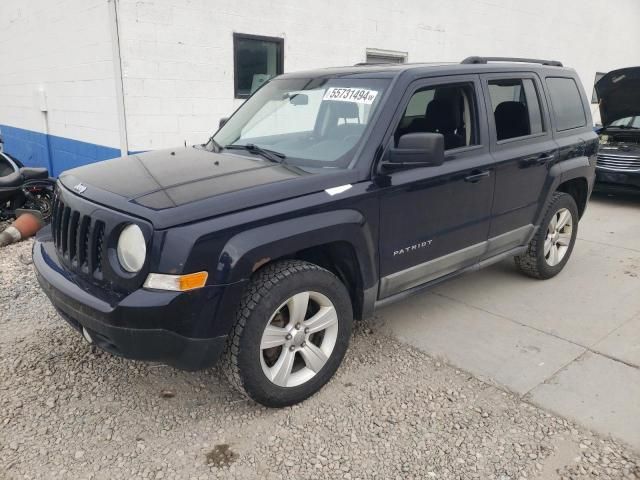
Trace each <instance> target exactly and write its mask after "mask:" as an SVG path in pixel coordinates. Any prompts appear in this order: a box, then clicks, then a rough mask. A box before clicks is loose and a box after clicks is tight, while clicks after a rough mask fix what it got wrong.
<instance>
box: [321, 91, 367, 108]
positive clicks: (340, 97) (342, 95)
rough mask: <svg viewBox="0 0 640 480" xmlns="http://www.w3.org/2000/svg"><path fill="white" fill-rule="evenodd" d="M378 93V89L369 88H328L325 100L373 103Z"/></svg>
mask: <svg viewBox="0 0 640 480" xmlns="http://www.w3.org/2000/svg"><path fill="white" fill-rule="evenodd" d="M377 95H378V91H377V90H369V89H367V88H338V87H331V88H328V89H327V91H326V92H325V93H324V97H323V98H322V99H323V100H334V101H338V102H355V103H363V104H365V105H371V104H372V103H373V101H374V100H375V99H376V96H377Z"/></svg>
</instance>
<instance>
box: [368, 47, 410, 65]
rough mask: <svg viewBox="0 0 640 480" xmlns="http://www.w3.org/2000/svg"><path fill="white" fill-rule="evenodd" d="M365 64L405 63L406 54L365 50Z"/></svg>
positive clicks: (373, 49) (372, 49)
mask: <svg viewBox="0 0 640 480" xmlns="http://www.w3.org/2000/svg"><path fill="white" fill-rule="evenodd" d="M367 63H407V52H398V51H395V50H380V49H379V48H367Z"/></svg>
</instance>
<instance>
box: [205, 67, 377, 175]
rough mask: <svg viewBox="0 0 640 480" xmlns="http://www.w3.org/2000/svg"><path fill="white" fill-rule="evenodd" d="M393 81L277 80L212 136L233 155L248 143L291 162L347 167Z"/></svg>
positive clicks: (242, 107) (264, 87) (260, 91)
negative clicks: (231, 151) (385, 91)
mask: <svg viewBox="0 0 640 480" xmlns="http://www.w3.org/2000/svg"><path fill="white" fill-rule="evenodd" d="M388 83H389V82H388V80H381V79H340V78H331V79H327V78H315V79H308V78H306V79H305V78H291V79H286V78H284V79H275V80H272V81H271V82H269V83H267V84H266V85H265V86H263V87H262V88H260V90H258V91H257V92H256V93H255V94H254V95H253V96H252V97H251V98H249V99H248V100H247V101H246V102H245V103H244V104H243V105H242V106H241V107H240V108H239V109H238V111H237V112H236V113H235V114H234V115H233V117H231V118H230V119H229V121H228V122H227V123H226V124H225V125H224V126H223V127H222V128H221V129H220V130H219V131H218V132H217V133H216V134H215V135H214V136H213V140H214V141H215V142H216V144H217V145H218V146H219V147H221V148H229V149H230V150H231V149H233V151H234V153H241V152H242V150H240V149H239V148H238V147H237V146H238V145H249V147H251V148H250V149H246V151H253V152H256V148H255V147H259V148H260V149H265V150H269V151H271V152H272V153H277V154H279V155H280V156H281V158H283V159H284V161H285V162H286V163H293V164H298V165H308V166H313V167H334V168H335V167H343V168H344V167H347V166H348V165H349V164H350V162H351V160H352V159H353V154H354V152H355V150H356V148H357V146H358V145H359V144H360V142H361V140H362V138H363V135H364V132H365V130H366V128H367V125H369V123H370V122H371V120H372V118H373V116H374V112H375V111H376V109H377V107H378V105H379V104H380V101H381V99H382V95H383V93H384V90H385V88H386V87H387V85H388ZM233 146H235V148H234V147H233ZM240 148H241V147H240ZM242 154H245V155H246V154H247V153H244V152H243V153H242Z"/></svg>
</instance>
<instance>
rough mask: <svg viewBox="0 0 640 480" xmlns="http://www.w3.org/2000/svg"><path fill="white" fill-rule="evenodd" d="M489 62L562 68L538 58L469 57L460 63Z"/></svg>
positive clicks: (558, 63)
mask: <svg viewBox="0 0 640 480" xmlns="http://www.w3.org/2000/svg"><path fill="white" fill-rule="evenodd" d="M488 62H518V63H539V64H541V65H549V66H551V67H562V62H559V61H557V60H539V59H537V58H516V57H467V58H465V59H464V60H462V62H460V63H467V64H469V63H471V64H478V63H488Z"/></svg>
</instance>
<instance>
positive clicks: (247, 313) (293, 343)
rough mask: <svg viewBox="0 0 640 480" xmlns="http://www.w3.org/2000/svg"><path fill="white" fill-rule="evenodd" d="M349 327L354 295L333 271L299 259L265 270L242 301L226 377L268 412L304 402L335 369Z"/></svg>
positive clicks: (259, 273) (280, 263)
mask: <svg viewBox="0 0 640 480" xmlns="http://www.w3.org/2000/svg"><path fill="white" fill-rule="evenodd" d="M351 323H352V310H351V301H350V298H349V294H348V292H347V290H346V288H345V286H344V285H343V284H342V282H341V281H340V280H339V279H338V278H337V277H336V276H335V275H333V274H332V273H331V272H329V271H327V270H325V269H323V268H321V267H319V266H317V265H314V264H311V263H308V262H302V261H297V260H290V261H283V262H276V263H274V264H273V265H268V266H266V267H265V268H264V269H262V270H261V271H260V272H258V274H257V275H256V276H255V277H254V278H253V279H252V280H251V282H250V284H249V286H248V288H247V291H246V292H245V294H244V297H243V299H242V302H241V305H240V308H239V311H238V314H237V317H236V323H235V325H234V328H233V330H232V332H231V334H230V336H229V341H228V344H227V352H226V357H225V358H226V368H225V370H226V372H227V376H228V377H229V379H230V381H231V383H232V384H233V385H234V386H235V387H236V388H237V389H238V390H239V391H240V392H242V393H244V394H245V395H247V396H249V397H251V398H252V399H254V400H255V401H257V402H259V403H261V404H263V405H265V406H268V407H283V406H287V405H292V404H294V403H298V402H301V401H302V400H304V399H306V398H308V397H310V396H311V395H313V394H314V393H315V392H317V391H318V390H319V389H320V388H321V387H322V386H323V385H324V384H325V383H327V382H328V381H329V379H330V378H331V377H332V376H333V374H334V373H335V371H336V370H337V369H338V367H339V365H340V363H341V362H342V359H343V357H344V354H345V352H346V350H347V346H348V344H349V337H350V336H351Z"/></svg>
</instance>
